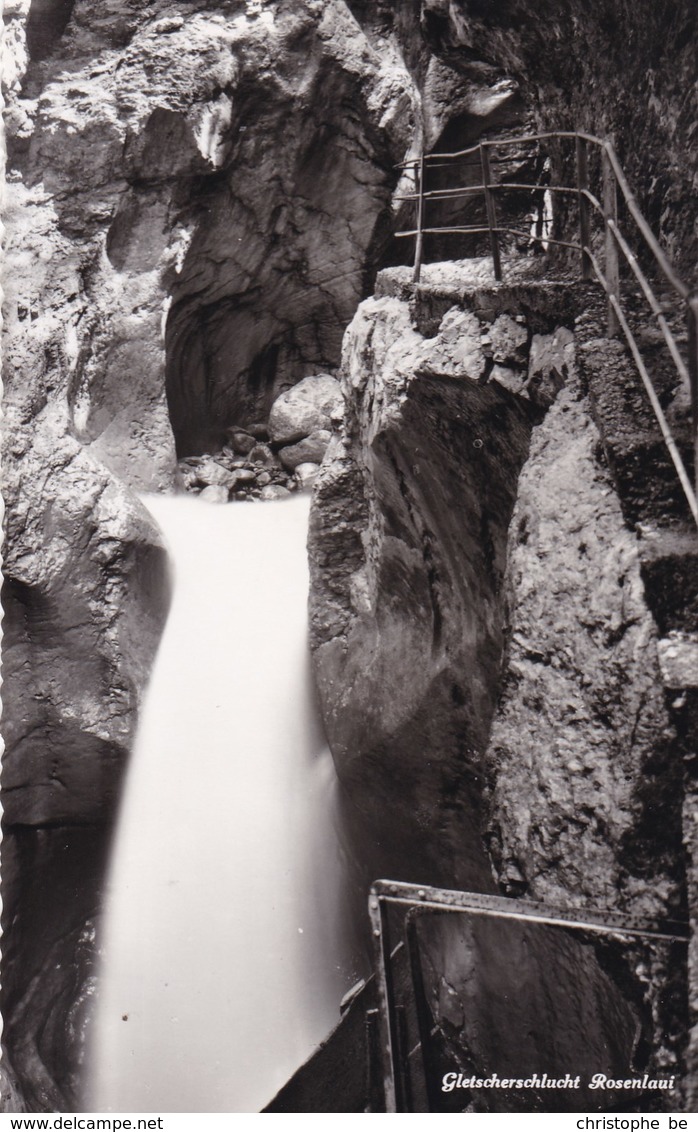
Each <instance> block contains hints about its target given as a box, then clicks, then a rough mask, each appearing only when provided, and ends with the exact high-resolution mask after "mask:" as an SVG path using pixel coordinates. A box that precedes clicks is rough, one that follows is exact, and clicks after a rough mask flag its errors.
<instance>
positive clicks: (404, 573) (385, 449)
mask: <svg viewBox="0 0 698 1132" xmlns="http://www.w3.org/2000/svg"><path fill="white" fill-rule="evenodd" d="M478 271H479V268H478V267H477V265H473V266H470V267H466V266H464V265H463V266H461V267H459V268H452V269H451V285H450V292H449V286H448V282H447V279H446V274H447V273H446V270H445V269H444V268H443V267H434V268H432V269H429V268H428V269H427V270H426V273H425V282H424V283H423V284H422V285H420V286H419V287H417V288H414V287H411V286H409V285H408V284H406V282H405V278H406V276H407V273H406V272H403V273H400V272H386V273H384V275H383V276H381V277H380V279H379V286H378V290H379V293H380V294H381V296H382V297H380V298H378V299H375V300H370V301H369V302H367V303H364V304H362V306H361V307H360V308H359V311H358V313H357V315H356V317H355V319H354V322H353V323H352V325H351V327H350V329H349V331H348V333H347V337H346V340H345V349H344V363H343V388H344V393H345V397H346V400H347V405H346V416H345V424H344V427H343V430H342V432H341V433H340V434H339V435H338V436H337V437H336V438H335V440H334V441H333V446H332V447H331V448H330V450H329V452H328V455H327V457H326V460H325V463H324V465H323V468H322V470H321V474H320V478H319V481H318V485H317V488H316V495H315V503H314V511H313V515H312V519H311V537H310V555H311V564H312V582H313V590H312V596H311V625H312V646H313V650H314V662H315V667H316V673H317V679H318V686H319V689H320V696H321V702H322V706H323V713H324V718H325V724H326V728H327V732H328V736H329V739H330V744H331V747H332V750H333V753H334V755H335V759H336V762H337V767H338V771H339V774H340V777H341V778H342V779H343V781H344V783H345V784H346V786H347V788H348V790H349V793H350V796H351V797H352V799H353V801H354V803H355V805H356V807H357V808H358V809H360V810H361V812H362V814H363V818H364V821H365V829H366V831H368V832H365V838H366V841H367V842H370V839H371V838H373V839H374V842H375V843H377V844H379V845H382V844H383V843H384V842H388V843H391V844H393V845H396V846H398V847H399V858H398V859H399V866H398V867H399V868H401V869H402V875H403V876H405V875H406V874H407V873H409V876H410V879H412V880H418V881H425V880H426V881H427V882H429V881H432V882H434V883H442V884H444V883H445V884H447V885H451V886H458V887H464V888H472V889H475V890H477V891H487V890H488V889H490V888H491V887H492V886H493V883H497V884H498V885H499V887H500V889H501V890H503V891H504V892H506V893H507V894H509V895H515V896H518V895H523V894H527V895H529V896H532V897H534V898H537V899H543V900H545V901H547V902H549V903H550V904H551V905H558V906H563V907H570V906H573V907H579V906H581V907H583V906H584V905H585V904H587V905H590V906H593V907H600V908H611V909H614V908H615V909H619V910H625V911H633V912H634V913H637V914H640V915H644V916H647V917H652V916H660V917H661V916H663V915H667V914H669V915H677V916H678V917H680V916H681V901H682V883H683V882H682V853H681V846H680V833H679V831H680V805H681V796H682V794H681V782H680V780H679V771H678V763H679V758H678V749H677V746H676V735H675V731H674V728H673V726H672V722H671V720H670V717H669V715H668V713H667V708H666V703H665V695H664V688H663V681H662V672H661V670H660V663H659V654H660V650H659V647H658V640H657V631H656V627H655V623H654V621H653V619H652V616H651V614H650V612H649V610H648V607H647V604H646V600H645V596H644V591H643V584H642V576H641V560H640V554H639V551H638V544H637V540H636V539H635V537H634V535H633V534H632V533H631V532H630V531H629V530H628V529H627V527H626V526H625V524H624V520H623V514H622V510H621V506H620V503H619V500H618V497H617V495H616V493H615V490H614V485H613V483H612V481H611V478H610V476H609V472H608V470H607V468H606V466H605V464H604V463H603V460H602V459H601V458H600V452H601V444H600V439H599V433H598V431H597V428H596V425H595V423H594V420H593V418H592V415H591V412H590V407H589V403H588V400H587V398H586V397H585V395H584V394H583V392H582V390H581V387H580V383H579V378H578V376H577V371H576V365H575V351H574V338H573V334H572V332H571V326H572V324H573V322H574V319H573V317H572V314H571V308H573V307H574V305H575V303H576V304H580V306H579V307H578V309H581V304H582V303H583V301H584V297H585V293H586V292H585V289H584V288H583V287H582V288H574V287H572V288H568V289H567V292H566V297H561V296H565V292H564V289H563V291H562V292H561V291H560V290H559V289H558V288H556V287H554V286H552V287H551V286H550V285H546V284H544V283H542V284H540V285H538V286H536V285H531V286H530V287H529V288H528V294H527V293H526V289H525V288H521V289H520V290H518V291H516V290H512V288H511V287H502V288H501V289H495V288H492V287H487V286H486V285H483V284H480V285H479V286H478V282H477V280H478ZM546 303H547V304H548V314H547V325H546V317H545V309H546ZM502 305H504V306H505V308H506V310H507V311H508V312H509V313H508V314H506V315H503V313H502ZM517 308H518V309H517ZM565 309H566V310H567V315H566V316H565V317H564V318H562V319H561V317H560V316H561V312H562V311H564V310H565ZM420 328H421V331H422V332H421V333H420ZM522 328H523V329H524V330H525V333H520V331H521V329H522ZM425 335H428V336H425ZM494 356H496V357H498V358H500V359H501V361H502V362H506V363H508V366H507V367H506V374H505V375H504V376H503V374H502V370H501V365H500V363H499V362H497V363H494ZM509 520H511V523H510V525H509ZM507 526H508V528H509V529H508V531H507V529H505V528H506V527H507ZM485 843H486V844H487V848H488V850H489V854H490V858H489V860H488V857H487V854H486V853H485V852H484V848H483V846H484V844H485ZM490 861H491V863H492V866H493V869H492V871H491V867H490ZM454 932H455V934H454ZM430 946H431V947H432V949H433V951H434V954H435V955H436V956H437V958H436V959H435V960H434V972H435V973H434V985H435V987H436V990H435V992H434V993H435V994H436V999H435V1005H434V1012H435V1017H436V1018H437V1019H440V1022H439V1024H440V1026H441V1027H442V1029H443V1031H444V1033H445V1035H446V1036H447V1037H448V1035H449V1034H450V1035H451V1037H452V1039H453V1041H454V1042H455V1048H457V1049H460V1051H461V1053H463V1050H464V1049H465V1048H466V1047H468V1048H469V1046H470V1044H471V1043H470V1038H469V1037H468V1035H467V1034H465V1032H464V1031H463V1032H462V1033H456V1031H459V1027H455V1029H454V1026H453V1019H452V1018H450V1029H449V1013H448V1009H447V1007H449V1002H450V999H449V1000H448V1001H447V998H443V995H444V994H445V991H444V987H446V988H448V987H449V986H450V987H451V988H455V989H454V990H453V995H454V996H455V999H454V1001H455V1000H456V999H462V1000H463V1002H464V1003H465V1002H466V1000H468V996H469V995H470V992H471V989H472V988H471V985H470V981H469V976H468V974H467V971H466V970H465V968H464V966H463V960H462V956H463V946H464V945H463V940H462V939H461V938H460V936H459V935H458V930H456V929H454V931H451V930H450V929H444V930H443V931H441V929H439V928H438V927H437V928H436V929H434V931H433V934H432V936H431V941H430ZM466 950H467V949H466ZM544 950H545V949H543V951H544ZM541 962H542V964H543V966H545V960H544V958H543V959H542V960H541ZM585 962H586V961H585ZM590 963H591V966H588V969H587V972H586V975H585V976H584V979H583V981H586V979H587V977H588V978H589V979H591V982H592V983H594V982H595V981H598V986H597V989H596V990H595V991H594V994H598V995H601V996H602V997H603V995H604V993H605V992H604V991H603V980H604V978H605V976H603V975H602V973H601V972H599V970H598V968H597V967H596V966H595V963H596V960H594V961H593V962H592V961H591V960H590ZM681 964H683V959H682V960H681ZM563 966H564V964H563ZM680 970H681V968H680V967H679V966H677V965H676V958H675V957H672V956H671V955H669V954H668V953H664V952H662V951H661V949H660V951H659V952H652V951H650V952H646V953H643V954H642V955H640V954H639V953H638V954H636V953H634V952H633V949H632V948H631V949H630V950H628V949H626V950H625V952H624V953H623V954H622V955H621V956H620V957H619V958H617V960H616V962H615V967H614V972H615V974H614V978H616V979H617V980H619V985H620V986H622V987H624V988H625V990H626V991H627V990H628V988H629V993H630V998H631V1000H632V1001H633V1002H634V1003H635V1006H636V1007H637V1009H638V1010H640V1012H641V1014H642V1015H643V1017H644V1019H645V1022H644V1023H643V1025H646V1027H647V1028H648V1032H649V1033H650V1034H651V1037H650V1038H648V1039H647V1041H648V1042H649V1046H650V1047H651V1049H652V1056H653V1058H654V1060H653V1061H652V1065H653V1067H654V1068H655V1069H656V1070H658V1071H659V1070H661V1071H665V1072H667V1073H673V1072H677V1065H678V1064H680V1061H679V1059H680V1046H681V1041H682V1039H683V1036H684V1035H685V1025H686V1019H685V1010H684V1004H683V994H684V990H685V988H683V987H682V980H681V977H680ZM594 972H596V973H594ZM580 977H581V976H580ZM536 978H538V976H536ZM599 980H600V981H599ZM589 985H591V983H590V984H589ZM439 988H440V989H439ZM442 999H443V1001H442ZM451 1005H453V1004H452V1003H451ZM449 1009H450V1008H449ZM462 1013H463V1017H464V1018H466V1017H469V1008H466V1006H465V1005H464V1006H463V1011H462ZM626 1021H627V1025H628V1026H629V1027H630V1029H632V1026H633V1025H634V1023H633V1022H632V1013H631V1015H629V1016H628V1018H627V1019H626ZM460 1029H462V1027H461V1028H460ZM621 1031H622V1026H621V1030H619V1031H618V1033H617V1034H616V1037H617V1038H618V1040H619V1041H620V1046H619V1047H618V1049H624V1050H625V1051H626V1053H627V1051H628V1049H630V1051H631V1052H632V1048H633V1043H632V1041H631V1042H630V1046H628V1044H627V1042H626V1038H624V1037H623V1036H622V1033H621ZM626 1037H627V1035H626ZM560 1040H561V1041H562V1038H561V1039H560ZM614 1040H615V1039H614ZM599 1041H601V1043H602V1044H603V1039H602V1037H599ZM501 1048H502V1049H503V1050H504V1049H505V1048H506V1043H504V1044H503V1045H502V1047H501ZM481 1052H482V1051H481ZM482 1056H483V1059H484V1062H486V1063H487V1064H489V1062H488V1060H487V1057H486V1056H485V1053H483V1054H482ZM618 1056H619V1062H618V1063H619V1064H620V1062H621V1061H622V1057H621V1055H620V1054H619V1055H618ZM628 1056H629V1055H628ZM671 1103H673V1102H671Z"/></svg>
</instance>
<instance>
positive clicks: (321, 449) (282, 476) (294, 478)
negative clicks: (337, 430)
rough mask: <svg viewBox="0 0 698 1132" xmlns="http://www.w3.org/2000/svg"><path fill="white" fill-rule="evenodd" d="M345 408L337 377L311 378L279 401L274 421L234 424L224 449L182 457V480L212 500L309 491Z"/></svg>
mask: <svg viewBox="0 0 698 1132" xmlns="http://www.w3.org/2000/svg"><path fill="white" fill-rule="evenodd" d="M343 411H344V401H343V398H342V393H341V389H340V386H339V382H338V381H337V379H336V378H334V377H332V376H330V374H324V373H323V374H317V375H315V376H313V377H306V378H304V379H303V380H302V381H300V382H299V383H298V385H295V386H293V388H292V389H289V390H287V391H286V392H285V393H282V394H281V395H280V396H279V397H278V398H277V399H276V401H275V402H274V404H273V405H272V409H271V414H270V416H269V423H268V424H262V423H259V424H252V425H246V426H244V427H238V426H237V425H234V426H232V427H231V428H229V429H228V430H227V436H226V443H225V444H224V446H223V448H222V449H221V450H220V452H216V453H213V454H205V455H202V456H187V457H185V458H184V459H182V460H180V461H179V465H178V477H177V478H178V483H179V485H180V487H181V488H183V489H184V490H185V491H190V492H193V493H194V494H197V495H200V496H201V498H202V499H206V500H207V501H208V502H209V503H228V502H229V501H231V500H236V499H282V498H284V497H285V496H288V495H290V494H291V492H294V491H299V490H304V489H308V488H310V487H312V485H313V483H314V482H315V478H316V476H317V473H318V469H319V466H320V463H321V462H322V458H323V456H324V455H325V451H326V449H327V445H328V444H329V441H330V437H331V435H332V428H333V426H334V425H337V424H339V423H340V422H341V419H342V415H343Z"/></svg>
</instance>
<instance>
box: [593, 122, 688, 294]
mask: <svg viewBox="0 0 698 1132" xmlns="http://www.w3.org/2000/svg"><path fill="white" fill-rule="evenodd" d="M603 148H604V149H605V150H606V153H607V154H608V159H609V161H610V163H611V166H612V168H613V172H614V175H615V178H616V181H617V183H618V187H619V189H620V191H621V192H622V194H623V198H624V200H625V203H626V205H627V206H628V212H629V213H630V215H631V216H632V218H633V220H634V221H635V223H636V224H637V226H638V228H639V230H640V232H641V234H642V236H643V238H644V240H645V243H646V244H647V245H648V246H649V249H650V251H651V252H652V254H653V255H654V258H655V259H656V261H657V263H658V265H659V267H660V268H661V271H662V274H663V275H664V277H665V279H666V280H667V282H668V283H671V285H672V287H673V288H674V290H675V291H677V292H678V294H679V295H680V296H681V298H682V299H688V298H689V296H690V293H691V292H690V289H689V288H688V287H687V286H686V284H685V283H684V282H683V280H682V279H679V277H678V275H677V274H676V272H675V271H674V269H673V267H672V266H671V264H670V263H669V260H668V259H667V257H666V255H665V254H664V252H663V250H662V248H661V247H660V246H659V242H658V241H657V238H656V236H655V234H654V232H653V231H652V229H651V228H650V226H649V224H648V223H647V221H646V220H645V218H644V216H643V215H642V213H641V212H640V209H639V208H638V206H637V199H636V197H635V194H634V193H633V191H632V189H631V188H630V185H629V184H628V181H627V179H626V176H625V173H624V172H623V169H622V166H621V164H620V161H619V160H618V158H617V156H616V151H615V150H614V148H613V146H612V145H611V143H610V142H608V141H607V142H604V143H603Z"/></svg>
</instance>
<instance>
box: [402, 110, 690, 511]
mask: <svg viewBox="0 0 698 1132" xmlns="http://www.w3.org/2000/svg"><path fill="white" fill-rule="evenodd" d="M546 139H555V140H560V139H562V140H574V141H575V144H576V184H575V185H574V186H573V185H564V184H562V185H561V184H541V183H540V182H539V183H537V184H529V183H526V182H521V181H506V180H505V181H500V182H498V183H495V182H493V181H492V177H491V172H490V165H491V162H492V160H493V159H494V160H497V159H496V157H494V154H493V151H494V150H495V149H501V148H506V147H511V146H518V147H520V146H521V145H525V144H531V143H534V142H535V143H538V142H541V141H544V140H546ZM587 145H593V146H595V147H597V148H598V150H599V152H600V156H601V169H602V179H603V194H602V197H603V199H599V197H598V196H597V195H595V194H594V193H593V192H592V191H591V190H590V188H589V180H588V169H587V149H586V147H587ZM473 154H477V155H478V157H479V160H478V161H477V162H475V161H473V162H467V164H468V165H473V166H474V165H479V167H480V169H481V172H482V182H481V183H479V184H472V185H458V186H455V187H452V188H436V189H426V188H425V184H424V179H425V173H427V172H428V171H429V170H431V169H437V168H438V169H440V168H444V167H449V166H450V167H451V168H453V166H454V164H456V165H460V164H465V163H464V162H462V161H460V160H459V159H462V158H464V157H469V156H470V155H473ZM503 160H504V159H503V158H502V159H500V162H501V161H503ZM398 168H401V169H405V170H407V169H413V170H414V176H415V191H414V192H403V193H402V194H400V195H399V196H398V197H397V198H396V199H397V200H398V201H400V202H401V203H410V202H413V203H416V205H417V226H416V227H415V228H413V229H412V228H407V229H405V230H403V231H399V232H397V233H396V236H397V237H400V238H403V237H411V236H414V237H416V240H417V250H416V253H415V268H414V280H415V282H418V281H419V277H420V271H421V261H422V249H423V239H424V236H428V235H478V234H485V233H487V234H488V235H489V239H490V245H491V250H492V259H493V264H494V273H495V278H496V279H497V280H498V281H501V279H502V268H501V260H500V250H499V237H500V236H502V235H505V234H506V235H511V236H514V237H515V238H517V239H524V240H533V241H535V242H538V243H542V244H543V245H544V246H545V247H547V246H548V245H553V246H557V247H564V248H568V249H570V250H573V251H576V252H578V253H579V254H580V255H581V260H582V278H583V279H590V278H592V275H593V276H595V277H596V279H597V280H598V281H599V282H600V283H601V285H602V287H603V289H604V291H605V292H606V296H607V305H608V334H609V337H615V336H616V335H617V334H618V333H619V332H621V331H622V333H623V335H624V337H625V339H626V341H627V343H628V348H629V349H630V352H631V354H632V356H633V359H634V361H635V364H636V365H637V368H638V372H639V374H640V378H641V381H642V384H643V386H644V387H645V390H646V392H647V395H648V397H649V400H650V404H651V406H652V409H653V412H654V414H655V417H656V419H657V422H658V424H659V427H660V431H661V433H662V437H663V439H664V441H665V444H666V446H667V449H668V452H669V455H670V458H671V460H672V463H673V465H674V467H675V470H676V473H677V476H678V478H679V482H680V483H681V486H682V488H683V491H684V494H685V495H686V499H687V501H688V505H689V510H690V512H691V515H692V516H693V518H694V520H695V522H696V525H698V295H693V294H692V293H691V290H690V288H689V287H688V285H687V284H686V283H685V282H684V281H683V280H682V279H681V278H680V277H679V276H678V274H677V273H676V271H675V269H674V267H673V265H672V264H671V262H670V261H669V259H668V257H667V255H666V253H665V252H664V250H663V248H662V247H661V246H660V244H659V241H658V240H657V238H656V236H655V235H654V233H653V232H652V229H651V228H650V226H649V224H648V223H647V221H646V220H645V218H644V216H643V215H642V212H641V211H640V208H639V206H638V204H637V199H636V197H635V195H634V193H633V192H632V189H631V187H630V185H629V183H628V180H627V178H626V176H625V173H624V172H623V169H622V166H621V164H620V162H619V160H618V157H617V155H616V152H615V150H614V148H613V145H612V144H611V143H610V141H608V140H606V139H603V138H599V137H596V135H594V134H590V133H586V132H585V131H582V130H560V131H553V130H551V131H542V132H540V133H531V134H523V135H521V136H519V137H516V136H508V137H504V138H497V139H493V140H483V141H481V142H479V143H478V144H477V145H473V146H468V147H467V148H466V149H461V150H456V151H454V152H452V153H430V154H427V153H422V154H421V155H420V157H419V158H418V159H417V160H415V159H414V158H411V159H407V160H405V161H403V162H400V163H399V166H398ZM508 191H515V192H529V193H532V194H534V193H535V194H538V195H540V194H542V193H550V194H551V195H555V194H561V195H568V196H575V197H576V198H577V201H578V209H579V224H580V230H581V238H580V240H579V241H578V242H575V241H572V240H564V239H560V238H558V237H553V236H551V235H549V234H547V233H546V234H545V235H542V234H537V233H535V232H522V231H521V230H519V229H517V228H514V227H512V226H510V225H502V224H500V223H498V221H497V215H496V205H495V200H496V199H497V198H499V197H501V195H502V194H503V193H505V192H508ZM477 194H482V195H483V196H484V201H485V209H486V224H485V225H483V224H482V223H480V224H472V225H459V224H453V223H451V224H446V225H439V226H434V225H431V226H429V225H427V224H425V222H424V212H425V207H426V205H427V204H433V203H437V202H455V201H457V200H461V199H464V198H467V197H473V196H474V195H477ZM618 195H620V197H621V198H622V200H623V201H624V203H625V207H626V209H627V213H628V215H629V216H630V217H631V219H632V220H633V222H634V224H635V225H636V228H637V230H638V232H639V234H640V236H641V238H642V240H643V242H644V245H645V247H646V248H647V250H648V251H649V253H650V254H651V257H652V259H653V260H654V262H655V264H656V266H657V268H658V269H659V271H660V272H661V274H662V275H663V277H664V279H665V280H666V281H667V283H668V284H669V285H670V287H671V288H672V289H673V291H674V293H675V294H676V295H677V296H678V298H679V300H680V301H681V303H682V304H684V306H685V318H686V323H687V327H688V360H687V361H686V360H685V359H684V357H683V356H682V353H681V350H680V349H679V345H678V342H677V339H676V336H675V334H674V332H673V331H672V328H671V326H670V324H669V321H668V319H667V317H666V314H665V312H664V310H663V309H662V307H661V305H660V303H659V301H658V299H657V297H656V295H655V293H654V290H653V288H652V284H651V283H650V281H649V279H648V277H647V275H646V273H645V271H644V270H643V268H642V267H641V266H640V263H639V261H638V257H637V255H636V253H635V252H634V251H633V249H632V247H631V246H630V243H629V241H628V239H627V238H626V236H625V235H624V234H623V232H622V231H621V229H620V227H619V225H618V220H617V198H618ZM590 210H591V212H590ZM591 214H597V215H598V216H599V217H600V218H601V220H602V223H603V231H604V234H605V265H604V269H603V271H602V270H601V267H600V264H599V261H598V258H597V257H596V256H595V255H594V252H593V248H592V242H591V230H590V220H591ZM619 256H620V258H621V259H622V261H623V262H625V263H626V264H627V266H628V268H629V269H630V271H631V273H632V275H633V276H634V278H635V280H636V281H637V284H638V286H639V288H640V291H641V293H642V295H643V297H644V299H645V301H646V302H647V304H648V306H649V308H650V311H651V312H652V315H653V317H654V319H656V322H657V325H658V326H659V329H660V331H661V334H662V337H663V339H664V343H665V345H666V348H667V350H668V352H669V355H670V357H671V360H672V362H673V364H674V366H675V368H676V372H677V374H678V377H679V379H680V381H682V382H684V383H687V384H688V387H689V391H690V395H691V410H692V420H691V441H692V449H693V460H694V483H693V484H692V483H691V480H690V477H689V474H688V471H687V469H686V466H685V464H684V462H683V460H682V457H681V454H680V452H679V448H678V445H677V443H676V439H675V437H674V436H673V434H672V432H671V428H670V426H669V423H668V421H667V418H666V416H665V414H664V412H663V410H662V407H661V404H660V402H659V399H658V397H657V395H656V392H655V391H654V387H653V386H652V382H651V378H650V375H649V371H648V369H647V366H646V364H645V362H644V360H643V358H642V354H641V352H640V350H639V347H638V345H637V340H636V338H635V336H634V335H633V332H632V330H631V327H630V324H629V322H628V320H627V318H626V316H625V314H624V313H623V310H622V307H621V302H620V298H621V296H620V291H621V282H620V273H619Z"/></svg>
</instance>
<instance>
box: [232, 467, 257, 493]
mask: <svg viewBox="0 0 698 1132" xmlns="http://www.w3.org/2000/svg"><path fill="white" fill-rule="evenodd" d="M256 479H257V476H256V473H255V472H253V471H252V468H236V470H235V471H234V472H232V473H231V477H230V488H231V491H240V490H241V489H242V488H246V487H251V486H252V484H253V483H255V481H256Z"/></svg>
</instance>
